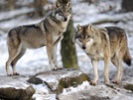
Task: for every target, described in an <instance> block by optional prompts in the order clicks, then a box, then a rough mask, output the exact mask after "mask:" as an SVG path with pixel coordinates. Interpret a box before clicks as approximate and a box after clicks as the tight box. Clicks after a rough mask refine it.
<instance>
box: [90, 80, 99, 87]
mask: <svg viewBox="0 0 133 100" xmlns="http://www.w3.org/2000/svg"><path fill="white" fill-rule="evenodd" d="M97 83H98V81H91V82H90V84H91V85H93V86H96V85H97Z"/></svg>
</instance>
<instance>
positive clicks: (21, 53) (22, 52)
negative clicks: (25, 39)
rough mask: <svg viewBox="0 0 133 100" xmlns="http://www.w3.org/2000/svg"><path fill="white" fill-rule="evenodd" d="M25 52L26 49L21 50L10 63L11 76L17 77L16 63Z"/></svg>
mask: <svg viewBox="0 0 133 100" xmlns="http://www.w3.org/2000/svg"><path fill="white" fill-rule="evenodd" d="M25 51H26V49H24V48H22V49H21V50H20V52H19V54H18V55H17V56H16V57H15V58H14V60H13V61H12V63H11V66H12V69H13V75H19V73H17V72H16V63H17V62H18V60H19V59H20V58H21V57H22V56H23V55H24V53H25Z"/></svg>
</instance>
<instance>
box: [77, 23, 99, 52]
mask: <svg viewBox="0 0 133 100" xmlns="http://www.w3.org/2000/svg"><path fill="white" fill-rule="evenodd" d="M97 31H98V30H97V28H96V27H94V26H92V25H86V26H80V25H78V26H77V31H76V35H75V40H76V43H77V44H78V45H79V46H80V47H81V48H82V49H84V50H86V49H89V48H90V47H91V46H92V45H94V44H95V41H96V37H97V36H98V34H97V33H98V32H97Z"/></svg>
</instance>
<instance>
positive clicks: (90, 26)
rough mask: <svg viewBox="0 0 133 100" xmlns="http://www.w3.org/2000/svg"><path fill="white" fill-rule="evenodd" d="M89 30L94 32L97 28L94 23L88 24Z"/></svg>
mask: <svg viewBox="0 0 133 100" xmlns="http://www.w3.org/2000/svg"><path fill="white" fill-rule="evenodd" d="M88 30H89V31H92V32H94V31H95V30H96V28H95V26H93V25H88Z"/></svg>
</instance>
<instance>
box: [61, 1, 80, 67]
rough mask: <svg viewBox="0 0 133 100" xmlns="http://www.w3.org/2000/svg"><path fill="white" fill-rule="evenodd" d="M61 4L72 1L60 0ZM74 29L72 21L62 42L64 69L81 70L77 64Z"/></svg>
mask: <svg viewBox="0 0 133 100" xmlns="http://www.w3.org/2000/svg"><path fill="white" fill-rule="evenodd" d="M59 1H60V2H61V3H67V2H68V1H70V0H59ZM73 36H74V27H73V20H72V19H71V20H70V22H69V24H68V27H67V31H66V32H65V33H64V38H63V40H62V42H61V56H62V62H63V66H64V68H75V69H79V67H78V64H77V55H76V49H75V44H74V43H73Z"/></svg>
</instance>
